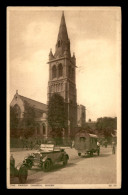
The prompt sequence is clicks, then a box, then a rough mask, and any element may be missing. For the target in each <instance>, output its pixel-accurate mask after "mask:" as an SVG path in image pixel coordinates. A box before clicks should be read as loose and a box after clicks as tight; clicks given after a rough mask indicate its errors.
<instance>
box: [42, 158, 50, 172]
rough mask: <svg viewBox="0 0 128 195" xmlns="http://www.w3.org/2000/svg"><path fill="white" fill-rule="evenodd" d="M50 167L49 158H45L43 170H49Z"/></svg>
mask: <svg viewBox="0 0 128 195" xmlns="http://www.w3.org/2000/svg"><path fill="white" fill-rule="evenodd" d="M50 168H51V162H50V160H46V161H45V162H44V164H43V170H44V171H49V170H50Z"/></svg>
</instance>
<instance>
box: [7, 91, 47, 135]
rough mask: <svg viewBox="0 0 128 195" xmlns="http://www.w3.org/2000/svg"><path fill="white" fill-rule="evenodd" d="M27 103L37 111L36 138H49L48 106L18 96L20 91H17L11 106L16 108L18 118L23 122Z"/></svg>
mask: <svg viewBox="0 0 128 195" xmlns="http://www.w3.org/2000/svg"><path fill="white" fill-rule="evenodd" d="M25 102H27V103H28V104H29V105H30V106H31V107H33V108H34V110H35V115H36V119H35V120H36V128H35V133H34V135H35V136H37V137H38V136H41V137H44V138H47V135H48V126H47V119H46V118H47V115H46V112H47V105H46V104H43V103H41V102H38V101H35V100H32V99H29V98H27V97H24V96H21V95H19V94H18V91H16V94H15V95H14V97H13V99H12V101H11V104H10V106H11V107H14V109H15V111H16V113H17V118H20V119H21V120H22V118H23V113H24V112H25Z"/></svg>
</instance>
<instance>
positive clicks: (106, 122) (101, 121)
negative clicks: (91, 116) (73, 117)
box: [96, 117, 117, 138]
mask: <svg viewBox="0 0 128 195" xmlns="http://www.w3.org/2000/svg"><path fill="white" fill-rule="evenodd" d="M96 129H97V130H98V132H99V134H101V135H104V137H106V138H110V137H111V133H113V131H114V130H115V129H117V117H115V118H112V117H103V118H102V117H101V118H98V119H97V123H96Z"/></svg>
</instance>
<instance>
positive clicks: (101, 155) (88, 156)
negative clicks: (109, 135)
mask: <svg viewBox="0 0 128 195" xmlns="http://www.w3.org/2000/svg"><path fill="white" fill-rule="evenodd" d="M111 155H112V154H100V155H99V156H97V155H93V156H90V155H85V156H84V155H83V156H81V158H100V157H108V156H111Z"/></svg>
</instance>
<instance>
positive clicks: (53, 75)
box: [52, 65, 56, 79]
mask: <svg viewBox="0 0 128 195" xmlns="http://www.w3.org/2000/svg"><path fill="white" fill-rule="evenodd" d="M52 78H53V79H54V78H56V66H55V65H54V66H53V68H52Z"/></svg>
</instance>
